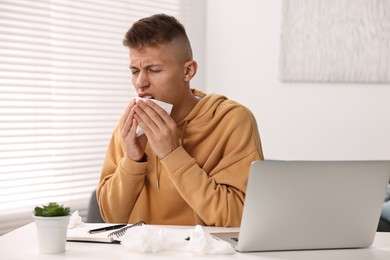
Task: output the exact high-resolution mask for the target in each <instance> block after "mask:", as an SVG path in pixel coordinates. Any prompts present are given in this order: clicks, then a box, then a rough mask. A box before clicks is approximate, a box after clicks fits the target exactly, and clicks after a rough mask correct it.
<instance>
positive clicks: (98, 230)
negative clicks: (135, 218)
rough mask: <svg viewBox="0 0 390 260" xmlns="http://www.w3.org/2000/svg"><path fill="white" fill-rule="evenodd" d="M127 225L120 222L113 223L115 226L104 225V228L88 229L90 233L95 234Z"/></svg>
mask: <svg viewBox="0 0 390 260" xmlns="http://www.w3.org/2000/svg"><path fill="white" fill-rule="evenodd" d="M125 226H127V224H119V225H113V226H108V227H102V228H97V229H91V230H89V231H88V233H89V234H95V233H100V232H105V231H109V230H114V229H118V228H122V227H125Z"/></svg>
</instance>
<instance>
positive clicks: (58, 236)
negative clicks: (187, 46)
mask: <svg viewBox="0 0 390 260" xmlns="http://www.w3.org/2000/svg"><path fill="white" fill-rule="evenodd" d="M33 213H34V214H33V218H34V221H35V224H36V227H37V233H38V245H39V252H41V253H44V254H57V253H61V252H64V251H65V246H66V235H67V231H68V224H69V219H70V208H69V207H64V206H63V205H59V204H57V203H56V202H50V203H49V204H47V205H43V206H42V207H35V209H34V211H33Z"/></svg>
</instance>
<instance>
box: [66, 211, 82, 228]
mask: <svg viewBox="0 0 390 260" xmlns="http://www.w3.org/2000/svg"><path fill="white" fill-rule="evenodd" d="M82 225H84V222H83V219H82V218H81V216H79V211H78V210H76V211H75V212H73V213H72V215H71V216H70V219H69V224H68V228H75V227H80V226H82Z"/></svg>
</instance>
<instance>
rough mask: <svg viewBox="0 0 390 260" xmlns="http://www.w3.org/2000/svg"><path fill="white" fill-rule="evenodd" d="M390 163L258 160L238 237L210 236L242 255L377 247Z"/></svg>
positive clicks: (221, 234)
mask: <svg viewBox="0 0 390 260" xmlns="http://www.w3.org/2000/svg"><path fill="white" fill-rule="evenodd" d="M389 179H390V161H255V162H253V163H252V164H251V167H250V173H249V179H248V186H247V191H246V197H245V204H244V209H243V215H242V219H241V226H240V232H239V233H211V234H212V235H213V236H214V237H216V238H217V239H223V240H226V241H228V242H229V243H231V244H232V245H233V247H234V248H235V249H236V250H237V251H240V252H251V251H279V250H308V249H336V248H363V247H369V246H371V244H372V243H373V240H374V237H375V233H376V229H377V226H378V222H379V217H380V213H381V209H382V205H383V202H384V197H385V194H386V190H387V185H388V183H389Z"/></svg>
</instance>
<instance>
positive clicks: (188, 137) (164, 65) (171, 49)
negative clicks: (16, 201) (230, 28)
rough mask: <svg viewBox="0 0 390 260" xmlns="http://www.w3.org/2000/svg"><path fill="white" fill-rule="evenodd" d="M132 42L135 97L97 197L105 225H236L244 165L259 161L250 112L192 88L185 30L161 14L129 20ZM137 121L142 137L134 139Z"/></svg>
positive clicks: (111, 151)
mask: <svg viewBox="0 0 390 260" xmlns="http://www.w3.org/2000/svg"><path fill="white" fill-rule="evenodd" d="M123 43H124V45H125V46H127V47H129V52H130V53H129V54H130V70H131V73H132V83H133V85H134V87H135V89H136V91H137V94H138V96H139V97H146V96H147V97H149V98H154V99H156V100H160V101H163V102H167V103H170V104H172V105H173V108H172V112H171V114H170V115H169V114H168V113H167V112H166V111H165V110H163V109H162V108H161V107H159V106H158V105H157V104H155V103H154V102H153V101H151V100H146V101H138V102H136V101H135V100H132V101H131V102H130V104H129V105H128V107H127V108H126V111H125V113H124V115H123V116H122V118H121V120H120V122H119V124H118V126H117V128H116V129H115V131H114V134H113V136H112V139H111V142H110V144H109V146H108V151H107V155H106V159H105V162H104V165H103V169H102V173H101V178H100V183H99V187H98V190H97V197H98V202H99V206H100V211H101V214H102V217H103V218H104V220H105V221H106V222H112V223H135V222H137V221H139V220H142V221H144V222H145V223H146V224H167V225H196V224H201V225H209V226H239V225H240V221H241V215H242V208H243V203H244V197H245V190H246V184H247V179H248V172H249V166H250V164H251V162H252V161H254V160H262V159H263V154H262V149H261V143H260V137H259V134H258V129H257V124H256V121H255V119H254V117H253V115H252V113H251V112H250V111H249V110H248V109H247V108H245V107H244V106H242V105H240V104H238V103H236V102H234V101H231V100H228V99H227V98H226V97H224V96H221V95H216V94H212V95H206V94H204V93H202V92H201V91H198V90H194V89H191V88H190V80H191V79H192V78H193V77H194V75H195V73H196V71H197V63H196V62H195V61H194V60H193V58H192V51H191V46H190V43H189V40H188V37H187V35H186V32H185V29H184V27H183V25H182V24H181V23H179V22H178V21H177V20H176V19H175V18H174V17H171V16H167V15H164V14H159V15H154V16H151V17H147V18H144V19H141V20H139V21H137V22H136V23H134V24H133V26H132V27H131V28H130V30H129V31H128V32H127V34H126V36H125V39H124V41H123ZM137 126H139V127H140V128H142V129H143V130H144V134H143V135H141V136H139V137H137V135H136V128H137Z"/></svg>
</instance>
